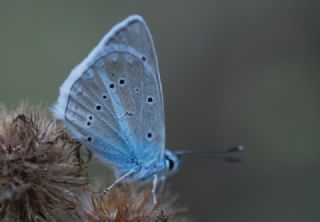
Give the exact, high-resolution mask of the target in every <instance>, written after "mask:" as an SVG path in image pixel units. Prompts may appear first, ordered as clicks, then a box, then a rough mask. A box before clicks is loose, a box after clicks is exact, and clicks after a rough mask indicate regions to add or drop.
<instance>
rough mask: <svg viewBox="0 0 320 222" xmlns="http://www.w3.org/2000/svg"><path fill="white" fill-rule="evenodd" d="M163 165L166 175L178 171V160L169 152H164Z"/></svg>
mask: <svg viewBox="0 0 320 222" xmlns="http://www.w3.org/2000/svg"><path fill="white" fill-rule="evenodd" d="M164 165H165V171H166V173H167V174H172V173H175V172H176V171H177V170H178V169H179V166H180V158H179V157H178V156H177V155H176V154H175V153H173V152H171V151H170V150H165V152H164Z"/></svg>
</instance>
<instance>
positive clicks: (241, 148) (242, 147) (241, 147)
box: [238, 144, 244, 152]
mask: <svg viewBox="0 0 320 222" xmlns="http://www.w3.org/2000/svg"><path fill="white" fill-rule="evenodd" d="M238 150H239V151H240V152H242V151H244V145H242V144H240V145H238Z"/></svg>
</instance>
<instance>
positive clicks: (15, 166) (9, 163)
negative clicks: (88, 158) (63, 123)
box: [0, 106, 88, 221]
mask: <svg viewBox="0 0 320 222" xmlns="http://www.w3.org/2000/svg"><path fill="white" fill-rule="evenodd" d="M35 110H36V109H34V108H26V107H25V106H22V107H20V108H19V109H18V111H13V112H9V111H6V109H5V108H4V107H0V220H1V219H3V218H6V219H7V221H38V220H39V219H40V218H42V219H45V220H49V221H55V220H56V215H57V214H54V213H53V212H52V209H56V208H59V209H64V210H66V209H67V210H68V211H67V212H68V214H71V215H73V213H72V212H73V211H74V210H73V209H75V208H76V207H77V204H78V203H79V201H78V199H77V197H76V195H75V194H74V193H73V189H74V188H76V187H79V186H82V185H86V184H87V182H88V177H87V173H86V167H87V162H85V161H84V160H83V159H82V158H81V156H80V151H79V149H80V145H79V144H78V143H76V142H74V141H72V140H70V139H69V138H68V137H67V136H66V134H65V133H64V131H63V129H62V128H60V127H59V125H58V124H57V123H56V122H55V121H49V120H48V119H47V118H45V117H44V115H42V114H40V113H39V111H35ZM55 212H56V211H55Z"/></svg>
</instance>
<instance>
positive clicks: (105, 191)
mask: <svg viewBox="0 0 320 222" xmlns="http://www.w3.org/2000/svg"><path fill="white" fill-rule="evenodd" d="M134 172H135V169H132V170H130V171H128V172H127V173H125V174H123V175H122V176H121V177H119V178H118V179H117V180H116V181H114V182H113V183H112V184H111V185H110V186H108V187H107V189H105V190H104V191H103V192H101V193H100V194H99V195H98V196H99V197H103V196H104V195H106V194H107V193H108V192H110V190H111V189H112V188H113V187H114V186H115V185H116V184H117V183H119V182H120V181H121V180H124V179H126V178H127V177H129V176H131V175H132V174H133V173H134Z"/></svg>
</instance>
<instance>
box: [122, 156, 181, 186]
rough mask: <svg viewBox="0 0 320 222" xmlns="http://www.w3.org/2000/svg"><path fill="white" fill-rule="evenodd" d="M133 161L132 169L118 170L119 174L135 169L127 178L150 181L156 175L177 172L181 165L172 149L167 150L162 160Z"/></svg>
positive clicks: (167, 174) (165, 175)
mask: <svg viewBox="0 0 320 222" xmlns="http://www.w3.org/2000/svg"><path fill="white" fill-rule="evenodd" d="M132 162H133V164H132V165H131V166H132V167H131V169H128V168H127V169H121V170H120V171H118V174H119V175H118V176H120V175H121V174H125V173H126V172H128V171H130V170H132V169H133V170H134V172H133V173H132V175H131V176H130V177H128V178H127V180H140V181H149V180H151V179H152V178H153V176H154V175H161V176H164V177H167V176H169V175H171V174H173V173H175V172H176V171H177V170H178V168H179V166H180V160H179V158H178V157H177V155H176V154H174V153H173V152H171V151H170V150H165V152H164V155H163V156H162V157H161V158H160V160H159V159H155V160H153V161H150V162H140V161H138V160H137V159H133V160H132Z"/></svg>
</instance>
